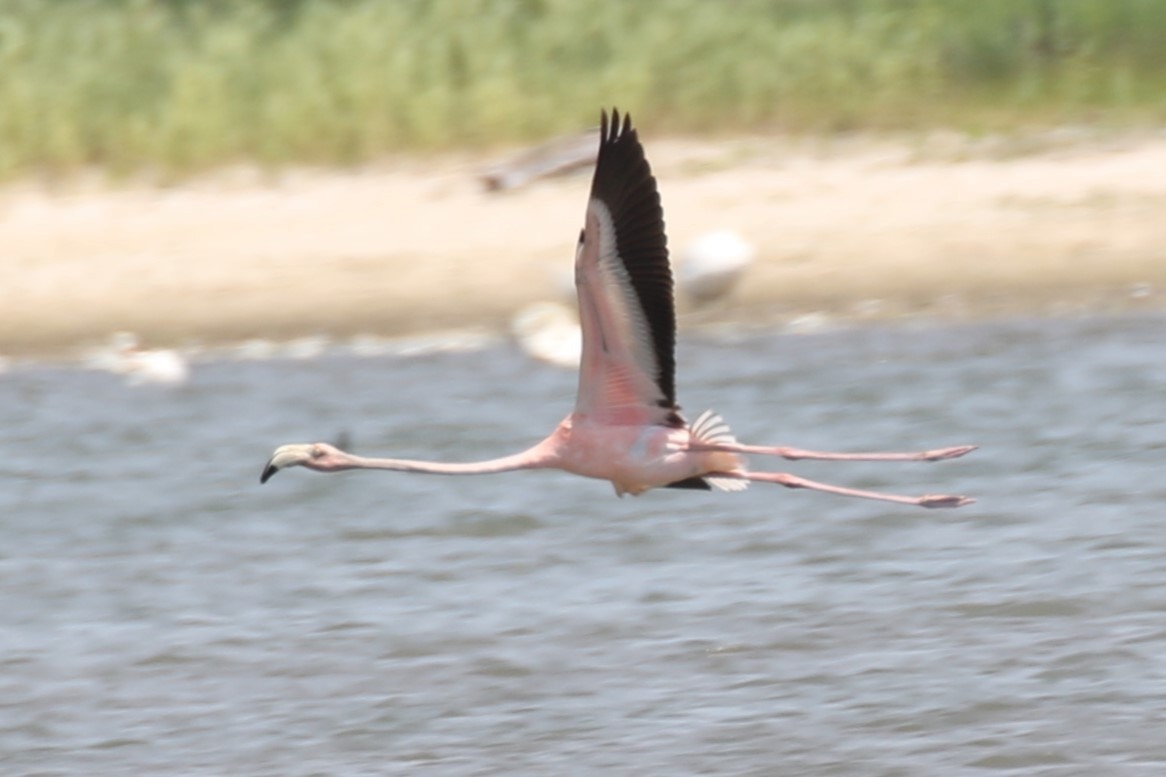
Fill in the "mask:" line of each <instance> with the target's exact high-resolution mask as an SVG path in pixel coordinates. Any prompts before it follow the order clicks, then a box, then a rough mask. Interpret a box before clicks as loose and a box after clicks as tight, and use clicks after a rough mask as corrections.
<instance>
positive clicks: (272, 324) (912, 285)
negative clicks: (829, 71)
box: [0, 136, 1166, 357]
mask: <svg viewBox="0 0 1166 777" xmlns="http://www.w3.org/2000/svg"><path fill="white" fill-rule="evenodd" d="M646 143H647V147H648V154H649V158H650V160H651V161H652V165H653V170H654V172H655V174H656V177H657V179H658V180H659V182H660V189H661V197H662V200H663V203H664V208H665V218H666V220H667V224H668V232H669V243H670V247H671V249H672V251H673V255H674V256H677V255H678V254H679V253H680V252H681V251H682V250H683V248H684V246H685V245H686V244H687V243H689V242H690V241H691V240H693V239H694V238H696V237H697V236H698V235H700V234H702V233H704V232H707V231H711V230H715V229H732V230H734V231H736V232H738V233H739V234H741V235H742V236H744V237H745V238H746V239H747V240H749V241H750V242H751V243H752V244H753V245H754V246H755V248H756V251H757V258H756V261H755V262H754V264H753V265H752V266H751V267H750V268H749V270H748V271H747V273H746V275H745V277H744V279H743V282H742V283H741V285H740V287H739V288H738V289H737V291H736V292H735V294H734V295H733V297H732V298H731V299H730V300H729V301H727V302H726V303H723V304H722V305H720V306H719V307H716V308H714V309H712V310H709V311H701V312H699V313H697V314H695V317H696V319H697V320H700V321H724V322H728V323H733V322H737V323H749V324H762V323H768V324H774V325H777V324H781V323H783V322H788V321H791V320H795V319H798V318H799V317H803V316H808V315H810V316H812V315H815V314H822V315H825V316H827V317H829V318H830V319H831V320H833V321H839V320H841V321H862V320H868V319H869V320H879V321H887V320H894V319H898V318H902V317H909V318H910V319H911V320H915V318H916V317H918V316H925V317H929V318H935V319H943V320H947V319H950V320H960V321H963V320H974V319H980V318H994V317H999V316H1041V315H1065V314H1069V315H1077V314H1080V313H1086V312H1096V313H1099V314H1107V313H1117V312H1124V311H1130V312H1137V311H1150V310H1161V309H1164V308H1166V218H1164V216H1166V176H1162V175H1158V174H1156V173H1154V172H1152V171H1155V170H1166V138H1163V137H1160V136H1148V137H1136V138H1117V139H1108V140H1096V139H1093V140H1088V141H1085V142H1081V143H1078V144H1071V145H1069V146H1055V145H1050V146H1049V147H1048V148H1045V149H1037V150H1033V151H1031V152H1030V153H1026V154H1025V155H1024V156H1013V157H1007V156H1005V157H1003V158H1000V157H995V156H993V155H991V154H972V155H970V156H968V155H965V154H963V153H957V152H952V153H948V152H943V151H942V150H941V152H939V153H936V152H935V149H934V148H932V147H927V146H921V145H920V144H919V143H914V142H908V141H901V140H886V139H877V140H870V139H858V140H843V141H828V140H819V141H813V142H806V141H795V140H790V139H785V138H770V137H738V138H732V139H716V140H699V141H695V140H684V139H668V138H664V139H660V140H652V139H647V141H646ZM491 161H494V160H491V159H486V158H482V157H470V156H466V155H446V156H442V157H434V158H424V159H422V158H400V159H393V160H387V161H386V162H384V163H382V164H380V165H375V166H369V167H366V168H363V169H360V170H356V171H317V170H293V171H287V172H284V173H281V174H278V175H267V176H265V175H263V174H260V173H257V172H255V171H253V170H249V169H244V168H238V169H235V170H228V171H222V172H220V173H218V174H215V175H211V176H206V177H203V178H200V179H198V180H195V181H191V182H187V183H184V184H181V185H178V186H174V187H169V188H158V187H155V186H149V185H140V184H133V185H125V186H122V187H120V188H107V187H104V186H102V185H98V184H93V183H91V182H90V183H86V182H84V181H83V180H81V179H78V180H76V181H74V182H71V183H69V184H67V185H65V186H60V187H55V188H54V189H49V188H46V187H44V186H39V185H35V184H30V183H25V184H19V185H10V186H7V187H4V188H0V307H2V309H3V310H5V315H4V316H2V317H0V354H4V355H7V356H18V357H28V356H54V355H61V354H65V353H69V352H77V351H79V350H81V349H84V348H86V347H90V346H93V345H94V344H98V343H102V342H104V341H105V340H106V339H107V338H108V336H109V335H110V333H112V332H115V331H118V330H130V331H134V332H137V333H138V334H139V335H140V336H141V337H142V340H143V342H144V343H145V344H146V345H148V346H185V345H190V344H192V343H199V344H202V345H206V346H213V345H220V344H224V343H228V342H239V341H245V340H248V339H253V338H266V339H272V340H290V339H294V338H298V337H305V336H314V335H323V336H328V337H332V338H346V337H351V336H354V335H372V336H377V337H399V336H409V335H419V334H423V333H426V332H432V331H440V330H448V329H456V328H467V327H479V328H482V329H484V330H487V331H497V332H499V333H501V332H503V331H505V329H506V327H507V324H508V322H509V320H510V318H511V316H512V315H513V314H514V313H515V312H516V311H517V310H518V309H520V308H521V307H523V306H524V305H527V304H530V303H532V302H537V301H542V300H548V299H550V300H564V301H566V300H568V299H569V294H570V291H569V281H568V279H569V278H570V273H571V261H572V257H573V252H574V240H575V236H576V235H577V233H578V229H579V224H580V221H581V218H582V212H583V207H584V203H585V199H586V192H587V188H588V185H589V177H588V174H587V173H586V172H584V173H583V174H577V175H571V176H567V177H563V178H555V179H547V180H543V181H539V182H536V183H534V184H531V185H529V186H527V187H525V188H523V189H520V190H517V191H513V192H506V193H501V194H497V193H494V194H491V193H488V192H486V191H484V189H483V187H482V186H481V183H480V182H479V180H478V177H477V176H478V174H479V173H480V172H481V171H482V170H483V169H485V168H487V167H488V166H489V164H490V162H491ZM680 311H681V314H682V317H684V318H683V319H682V325H683V324H684V321H685V320H691V318H690V317H688V316H687V313H688V311H687V309H686V307H685V305H684V300H683V299H681V303H680Z"/></svg>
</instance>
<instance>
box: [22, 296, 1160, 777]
mask: <svg viewBox="0 0 1166 777" xmlns="http://www.w3.org/2000/svg"><path fill="white" fill-rule="evenodd" d="M683 340H684V342H683V343H682V347H681V349H680V353H679V363H680V375H679V385H680V394H681V399H682V401H683V402H684V404H685V406H686V408H687V409H688V411H689V415H690V416H694V415H695V414H696V413H697V412H699V411H700V410H701V409H703V408H705V407H710V406H711V407H715V408H716V409H717V410H719V411H720V412H721V413H722V414H723V415H724V416H725V417H726V418H727V419H728V420H729V422H730V423H731V424H732V426H733V428H734V430H735V431H736V432H737V434H738V436H739V437H741V438H742V439H743V440H746V441H753V442H772V443H783V444H790V445H798V446H803V447H819V448H848V449H862V448H882V447H895V448H902V449H908V450H914V449H919V448H925V447H935V446H939V445H948V444H957V443H968V442H974V443H978V444H980V445H981V446H982V450H980V451H977V452H976V453H975V454H973V455H972V456H971V457H969V458H967V459H963V460H959V461H953V462H944V463H936V464H914V463H912V464H825V463H818V464H814V463H807V462H785V463H779V462H777V461H763V460H759V459H756V458H755V459H754V461H753V464H754V465H756V466H764V467H769V468H785V469H788V470H789V471H793V472H797V473H799V474H804V475H807V476H809V477H815V478H819V479H827V480H831V481H834V482H839V483H842V484H846V485H856V486H861V487H868V488H879V489H889V490H895V491H901V492H906V493H922V492H928V491H954V492H958V493H967V494H970V495H973V496H975V497H977V498H978V499H979V502H978V503H977V504H975V505H973V506H971V507H968V508H964V509H961V510H954V511H927V510H922V509H918V508H910V507H899V506H895V505H888V504H881V503H875V502H864V501H858V500H848V499H842V498H837V497H831V496H825V495H821V494H809V493H806V492H794V491H787V490H785V489H782V488H779V487H777V486H763V485H755V486H754V487H753V488H752V489H750V490H749V491H747V492H745V493H743V494H704V493H697V492H690V491H656V492H651V493H649V494H647V495H644V496H642V497H639V498H626V499H623V500H619V499H616V498H615V496H614V495H613V493H612V489H611V487H610V486H609V485H608V484H606V483H603V482H600V481H591V480H584V479H581V478H575V477H572V476H569V475H564V474H560V473H550V472H529V473H527V472H524V473H512V474H506V475H497V476H490V477H481V478H456V479H454V478H446V479H442V478H435V477H426V476H419V475H404V474H398V473H345V474H342V475H332V476H323V475H318V474H315V473H310V472H307V471H303V470H292V471H289V472H285V473H281V474H280V475H278V476H277V477H276V478H275V479H273V480H272V481H271V482H270V483H268V484H267V485H265V486H263V487H260V486H259V484H258V475H259V471H260V469H261V467H262V465H263V463H264V461H265V460H266V458H267V456H268V455H269V453H270V451H271V449H272V448H273V447H274V446H275V445H276V444H277V443H280V442H290V441H305V442H306V441H311V440H316V439H335V438H336V437H337V436H339V435H341V434H346V435H348V436H349V438H350V439H351V444H352V446H353V447H354V448H355V449H356V450H358V451H359V452H362V453H369V454H384V455H399V456H411V457H417V458H440V459H451V460H467V459H475V458H487V457H491V456H494V455H498V454H500V453H504V452H510V451H513V450H517V449H519V448H520V447H523V446H525V445H527V444H529V443H531V442H533V441H534V440H536V439H538V438H539V437H540V436H542V435H543V434H545V433H546V432H548V431H549V430H550V429H551V428H552V427H553V426H554V424H555V423H556V422H557V421H558V420H559V418H560V417H561V416H562V415H563V414H565V413H566V411H567V410H568V408H569V406H570V404H571V402H572V399H573V394H574V387H575V377H574V375H573V374H572V373H570V372H564V371H559V370H556V369H554V368H550V367H543V366H539V365H535V364H533V363H531V362H529V361H527V360H526V359H525V358H524V357H523V356H522V355H521V354H519V353H518V352H517V351H516V350H514V349H512V348H509V347H496V348H493V349H488V350H483V351H478V352H473V353H460V354H436V355H429V356H421V357H414V358H355V357H341V356H326V357H322V358H319V359H315V360H310V361H270V362H225V361H224V362H208V363H200V364H196V365H195V371H194V376H193V379H192V381H191V383H190V384H189V385H187V386H185V387H183V388H181V389H178V390H165V389H155V388H148V387H137V388H131V387H127V386H125V385H124V384H123V383H122V381H121V379H120V378H118V377H116V376H112V375H108V374H104V373H98V372H82V371H72V370H63V369H50V368H25V369H22V370H17V371H15V372H12V373H9V374H7V375H4V376H3V377H0V448H2V450H3V457H2V458H0V483H2V486H0V532H2V537H3V540H2V542H0V661H2V662H3V663H2V673H0V773H3V774H5V775H10V774H11V775H16V774H42V775H50V774H70V775H72V774H84V775H128V774H165V775H184V774H201V775H222V774H232V775H311V774H320V775H358V774H413V773H429V774H442V775H445V774H450V775H494V774H541V775H548V774H668V775H677V774H701V773H709V774H714V773H715V774H755V775H771V774H772V775H777V774H780V775H802V774H808V775H963V774H969V775H973V774H993V775H995V774H1000V775H1005V774H1016V775H1158V774H1166V509H1164V507H1163V505H1164V504H1166V320H1164V319H1162V318H1140V319H1123V320H1105V321H1101V320H1094V321H1076V322H1066V321H1045V322H1029V323H1008V324H994V325H984V326H969V327H959V328H943V329H930V328H924V327H919V328H910V327H907V328H895V329H875V330H871V331H845V332H836V333H826V334H816V335H808V336H779V335H773V334H749V335H719V336H718V335H712V334H709V333H703V334H701V333H685V336H684V338H683Z"/></svg>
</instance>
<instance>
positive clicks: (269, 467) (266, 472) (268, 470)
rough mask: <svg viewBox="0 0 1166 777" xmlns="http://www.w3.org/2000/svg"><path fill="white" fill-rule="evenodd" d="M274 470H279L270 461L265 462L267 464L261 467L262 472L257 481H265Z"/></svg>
mask: <svg viewBox="0 0 1166 777" xmlns="http://www.w3.org/2000/svg"><path fill="white" fill-rule="evenodd" d="M276 472H279V467H277V466H275V465H274V464H272V463H271V462H270V461H269V462H267V465H266V466H265V467H264V468H263V474H262V475H260V476H259V482H260V483H266V482H267V481H268V480H270V479H271V476H272V475H274V474H275V473H276Z"/></svg>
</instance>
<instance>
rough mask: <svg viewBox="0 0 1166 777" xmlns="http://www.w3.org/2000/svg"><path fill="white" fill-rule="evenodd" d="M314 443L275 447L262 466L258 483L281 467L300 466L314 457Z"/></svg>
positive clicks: (268, 478) (265, 479) (268, 477)
mask: <svg viewBox="0 0 1166 777" xmlns="http://www.w3.org/2000/svg"><path fill="white" fill-rule="evenodd" d="M315 451H316V446H315V445H281V446H279V447H278V448H276V449H275V453H273V454H271V458H270V459H269V460H268V461H267V464H265V465H264V467H263V473H262V474H261V475H260V476H259V482H260V483H266V482H267V481H268V480H270V479H271V476H272V475H274V474H275V473H276V472H279V471H280V470H281V469H287V468H288V467H295V466H301V465H303V464H306V463H307V462H310V461H312V459H313V458H315Z"/></svg>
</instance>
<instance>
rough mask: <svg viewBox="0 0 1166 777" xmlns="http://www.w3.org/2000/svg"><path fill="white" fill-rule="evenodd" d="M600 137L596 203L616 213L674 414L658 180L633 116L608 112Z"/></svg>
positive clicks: (623, 257) (671, 312)
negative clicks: (633, 122)
mask: <svg viewBox="0 0 1166 777" xmlns="http://www.w3.org/2000/svg"><path fill="white" fill-rule="evenodd" d="M600 133H601V140H600V145H599V156H598V159H597V161H596V165H595V177H594V179H593V180H592V183H591V197H592V198H593V199H597V200H599V201H600V202H602V203H603V204H604V205H605V206H606V207H607V209H608V211H609V212H610V213H611V219H612V223H613V226H614V230H615V246H616V252H617V253H618V255H619V259H620V261H621V262H622V264H623V266H624V269H625V270H626V272H627V276H628V279H629V281H630V283H631V286H632V289H633V290H634V292H635V295H636V299H637V301H638V302H639V305H640V308H641V309H642V310H643V312H644V318H645V319H646V321H647V323H648V328H649V330H650V334H651V345H652V350H653V352H654V354H655V357H656V370H657V374H656V375H654V376H652V377H653V378H654V380H655V382H656V385H657V386H658V387H659V389H660V393H661V394H662V395H663V399H662V400H660V402H659V405H660V406H661V407H663V408H666V409H675V408H676V383H675V372H676V357H675V349H676V311H675V306H674V301H673V284H672V269H671V267H670V265H669V262H668V241H667V237H666V236H665V234H664V210H663V208H662V207H661V205H660V194H659V191H658V189H657V186H656V179H655V177H653V175H652V169H651V167H650V166H649V165H648V160H647V158H646V157H645V156H644V149H643V146H642V145H641V144H640V140H639V136H638V134H637V132H636V130H635V129H634V128H633V126H632V120H631V116H630V115H628V114H626V113H625V114H623V115H622V116H621V115H620V113H619V111H618V110H616V109H612V112H611V119H610V121H609V120H608V116H607V113H606V111H605V112H604V113H603V114H602V115H601V117H600ZM681 425H682V424H681Z"/></svg>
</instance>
